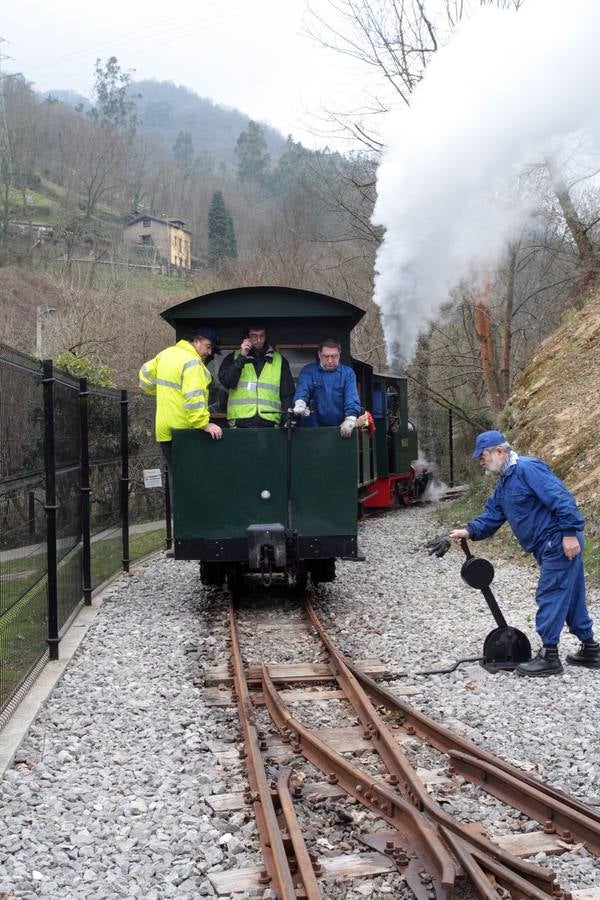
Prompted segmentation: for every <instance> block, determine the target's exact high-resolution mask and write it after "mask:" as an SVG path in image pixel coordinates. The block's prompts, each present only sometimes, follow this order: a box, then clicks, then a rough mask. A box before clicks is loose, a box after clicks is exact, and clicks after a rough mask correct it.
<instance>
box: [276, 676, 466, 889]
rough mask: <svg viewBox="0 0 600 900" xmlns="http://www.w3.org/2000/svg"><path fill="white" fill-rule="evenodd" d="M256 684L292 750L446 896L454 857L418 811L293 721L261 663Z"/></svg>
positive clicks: (453, 879) (453, 872)
mask: <svg viewBox="0 0 600 900" xmlns="http://www.w3.org/2000/svg"><path fill="white" fill-rule="evenodd" d="M262 687H263V694H264V698H265V703H266V706H267V709H268V711H269V714H270V715H271V718H272V719H273V721H274V722H275V724H276V725H277V727H278V728H279V729H280V731H281V733H282V734H283V735H284V737H285V738H286V739H289V738H290V737H291V735H292V734H293V735H294V736H295V741H294V743H293V744H292V750H294V752H297V753H302V755H303V756H305V757H306V759H308V760H309V762H311V763H313V765H315V766H316V767H317V768H318V769H320V770H321V771H322V772H323V773H324V774H326V775H327V776H328V778H329V780H330V781H331V782H332V783H337V782H339V783H340V785H341V786H342V788H343V789H344V791H345V792H346V793H347V794H350V795H351V796H352V797H354V798H355V799H356V800H358V801H359V802H360V803H361V804H362V805H363V806H365V807H366V808H367V809H369V810H370V811H371V812H374V813H376V814H377V815H378V816H380V817H381V818H383V819H385V820H386V821H387V822H389V823H390V824H391V825H393V826H394V827H395V828H396V829H397V830H398V831H399V833H400V835H401V836H402V838H403V841H404V843H406V844H408V845H409V846H411V847H412V849H413V852H414V853H415V854H416V855H417V856H419V857H421V860H422V864H423V868H425V869H426V870H427V871H428V872H429V873H430V874H431V875H432V877H433V878H434V881H437V884H438V896H439V897H440V898H442V900H443V898H446V897H449V896H450V893H449V892H451V891H452V889H453V887H454V883H455V878H456V867H455V864H454V860H453V859H452V857H451V856H450V854H449V853H448V851H447V850H446V848H445V847H444V845H443V843H442V841H441V840H440V838H439V837H438V835H437V833H436V831H435V829H434V828H433V827H432V826H431V825H430V824H429V823H428V822H427V821H426V820H425V819H424V817H423V816H422V814H421V813H419V812H418V810H416V809H415V808H414V807H413V806H411V805H410V804H409V803H408V802H407V801H406V800H404V798H403V797H401V796H400V795H399V794H397V793H396V792H395V791H393V790H392V789H391V788H390V787H388V786H387V785H385V784H380V783H379V782H377V781H376V780H375V779H374V778H373V777H372V776H371V775H369V774H368V773H367V772H364V771H362V770H361V769H357V768H356V767H355V766H352V765H351V764H350V763H349V762H348V761H347V760H346V759H344V757H343V756H342V755H341V754H339V753H337V752H336V751H335V750H332V749H331V748H330V747H328V746H327V745H326V744H325V743H324V742H323V741H322V740H321V739H320V738H319V737H317V736H316V735H315V734H313V733H312V732H311V731H310V730H309V729H307V728H305V727H304V726H303V725H302V724H301V723H300V722H298V721H297V720H296V719H294V717H293V716H292V714H291V713H290V711H289V710H288V708H287V706H286V705H285V703H284V702H283V701H282V699H281V697H280V696H279V694H278V692H277V690H276V688H275V685H274V684H273V681H272V680H271V678H270V676H269V673H268V670H267V667H266V666H265V665H264V663H263V665H262Z"/></svg>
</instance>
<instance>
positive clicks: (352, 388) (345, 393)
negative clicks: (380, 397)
mask: <svg viewBox="0 0 600 900" xmlns="http://www.w3.org/2000/svg"><path fill="white" fill-rule="evenodd" d="M340 354H341V347H340V344H338V342H337V341H334V340H333V339H332V338H328V339H327V340H325V341H323V342H322V343H321V344H320V346H319V362H318V363H309V364H308V365H307V366H304V368H303V369H302V371H301V372H300V375H299V376H298V384H297V386H296V393H295V394H294V414H295V415H297V416H301V417H306V419H304V418H302V419H301V422H300V424H302V425H312V426H315V425H339V426H340V434H341V436H342V437H345V438H349V437H350V435H351V434H352V432H353V431H354V428H355V427H356V420H357V418H358V416H359V415H360V411H361V409H360V399H359V396H358V388H357V386H356V375H355V374H354V371H353V370H352V369H351V368H350V366H343V365H342V364H341V363H340Z"/></svg>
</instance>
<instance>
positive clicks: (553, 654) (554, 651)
mask: <svg viewBox="0 0 600 900" xmlns="http://www.w3.org/2000/svg"><path fill="white" fill-rule="evenodd" d="M562 673H563V667H562V665H561V662H560V657H559V655H558V647H542V648H541V650H538V655H537V656H535V657H534V658H533V659H532V660H530V661H529V662H526V663H521V664H520V665H519V666H517V675H530V676H533V677H537V678H543V677H544V676H545V675H562Z"/></svg>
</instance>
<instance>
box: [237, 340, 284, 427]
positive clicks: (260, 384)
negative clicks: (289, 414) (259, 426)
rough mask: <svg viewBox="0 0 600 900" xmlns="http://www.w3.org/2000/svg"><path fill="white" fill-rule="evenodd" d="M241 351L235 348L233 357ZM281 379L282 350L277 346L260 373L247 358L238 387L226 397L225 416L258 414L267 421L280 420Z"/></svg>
mask: <svg viewBox="0 0 600 900" xmlns="http://www.w3.org/2000/svg"><path fill="white" fill-rule="evenodd" d="M239 355H240V351H239V350H236V351H235V358H236V359H237V358H238V357H239ZM280 382H281V353H278V352H277V351H276V350H275V352H274V353H273V359H272V360H271V362H265V364H264V366H263V367H262V369H261V373H260V375H257V374H256V369H255V368H254V363H252V362H247V363H246V365H245V366H244V367H243V369H242V371H241V373H240V380H239V381H238V384H237V387H235V388H232V389H231V390H230V391H229V397H228V399H227V418H228V419H229V421H232V420H233V419H251V418H252V417H253V416H256V415H259V416H260V417H261V419H266V420H267V421H268V422H275V423H277V422H279V421H280V419H281V399H280V394H279V385H280Z"/></svg>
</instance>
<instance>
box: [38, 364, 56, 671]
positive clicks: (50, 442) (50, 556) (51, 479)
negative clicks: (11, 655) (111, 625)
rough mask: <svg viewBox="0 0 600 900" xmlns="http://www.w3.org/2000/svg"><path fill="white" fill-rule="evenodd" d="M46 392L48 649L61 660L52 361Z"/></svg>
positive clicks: (45, 367)
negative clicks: (59, 648) (59, 650)
mask: <svg viewBox="0 0 600 900" xmlns="http://www.w3.org/2000/svg"><path fill="white" fill-rule="evenodd" d="M42 385H43V392H44V465H45V470H46V502H45V504H44V509H45V511H46V544H47V550H46V554H47V560H48V638H47V642H48V647H49V653H50V659H51V660H56V659H58V643H59V640H60V638H59V636H58V569H57V557H56V509H57V506H56V453H55V447H54V370H53V366H52V360H51V359H45V360H44V361H43V363H42Z"/></svg>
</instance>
